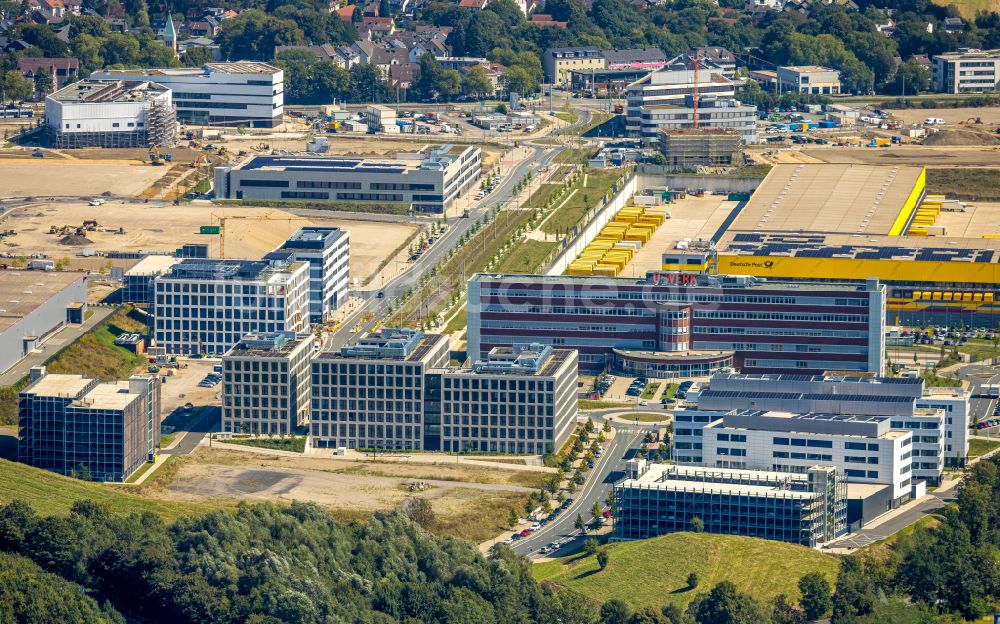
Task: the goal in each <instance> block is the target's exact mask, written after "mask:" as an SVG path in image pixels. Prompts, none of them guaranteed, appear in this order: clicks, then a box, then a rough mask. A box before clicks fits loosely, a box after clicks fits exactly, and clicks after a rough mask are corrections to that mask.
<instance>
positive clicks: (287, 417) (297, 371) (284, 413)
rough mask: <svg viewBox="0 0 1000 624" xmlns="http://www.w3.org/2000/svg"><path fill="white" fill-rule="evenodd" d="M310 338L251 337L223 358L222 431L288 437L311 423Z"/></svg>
mask: <svg viewBox="0 0 1000 624" xmlns="http://www.w3.org/2000/svg"><path fill="white" fill-rule="evenodd" d="M314 343H315V338H314V337H313V335H312V334H308V333H301V334H296V333H294V332H273V333H263V334H247V335H246V336H243V338H241V339H240V341H239V342H238V343H236V345H235V346H234V347H233V348H232V349H230V350H229V351H228V352H227V353H226V354H225V355H223V356H222V431H223V432H225V433H250V434H261V435H290V434H294V433H296V431H297V430H298V428H299V427H300V426H305V425H306V424H307V423H308V421H309V379H310V374H309V363H310V362H311V361H312V357H313V354H314V353H315V352H314V349H313V345H314Z"/></svg>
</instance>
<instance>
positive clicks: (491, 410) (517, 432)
mask: <svg viewBox="0 0 1000 624" xmlns="http://www.w3.org/2000/svg"><path fill="white" fill-rule="evenodd" d="M576 376H577V354H576V351H567V350H564V349H553V348H552V347H550V346H543V345H539V344H523V345H514V346H512V347H497V348H495V349H492V350H491V351H490V353H489V354H488V355H487V357H486V358H485V359H483V360H479V361H477V362H475V363H474V364H473V365H472V367H471V368H462V369H447V370H444V371H432V372H431V373H430V375H429V377H440V388H441V426H442V432H441V439H442V442H443V449H444V450H445V451H458V452H465V451H490V452H499V453H529V454H535V455H543V454H545V453H549V452H554V451H556V450H558V449H559V448H561V447H562V445H563V443H565V442H566V440H567V439H568V438H569V435H570V433H571V432H572V430H573V425H574V423H575V421H576V413H577V408H576ZM428 383H429V384H430V380H428ZM435 385H436V384H435Z"/></svg>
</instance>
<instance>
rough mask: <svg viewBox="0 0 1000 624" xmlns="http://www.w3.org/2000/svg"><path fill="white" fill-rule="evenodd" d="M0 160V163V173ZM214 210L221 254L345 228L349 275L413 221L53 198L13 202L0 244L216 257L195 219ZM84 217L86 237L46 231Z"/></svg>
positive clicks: (241, 253) (20, 251)
mask: <svg viewBox="0 0 1000 624" xmlns="http://www.w3.org/2000/svg"><path fill="white" fill-rule="evenodd" d="M4 166H5V165H4V164H3V163H0V172H2V171H3V168H4ZM220 217H226V219H227V220H226V224H225V237H226V238H225V243H226V245H225V247H226V248H225V252H226V257H227V258H254V259H256V258H260V257H261V256H263V255H264V254H265V253H267V252H269V251H271V250H272V249H274V248H275V247H276V246H277V245H279V244H280V243H281V242H283V241H284V240H285V239H286V238H288V236H289V235H290V234H291V233H292V232H294V231H296V230H298V229H299V228H301V227H303V226H306V225H329V226H336V227H341V228H344V229H347V230H350V232H351V276H352V277H358V278H360V279H362V280H363V279H365V278H366V277H368V276H369V275H371V274H372V273H374V272H375V270H376V269H377V268H378V265H379V264H380V263H381V262H382V260H383V259H384V258H385V257H386V256H388V255H389V254H391V253H392V252H393V251H394V250H395V249H396V248H397V247H399V246H400V245H401V244H403V243H404V242H405V241H406V240H407V238H409V236H410V235H411V234H412V233H413V232H414V231H415V230H416V226H415V225H411V224H408V223H385V222H378V221H360V220H351V219H344V218H339V217H338V218H331V219H327V218H323V217H310V218H305V217H297V216H295V215H291V214H289V213H287V212H284V211H281V210H275V209H270V208H242V207H240V208H230V207H226V208H222V207H219V206H213V205H210V204H203V203H192V204H186V205H181V206H174V205H172V204H169V203H165V202H156V201H150V202H149V203H148V204H139V203H123V202H109V203H107V204H104V205H103V206H89V205H87V204H85V203H66V204H63V203H59V204H43V205H40V206H30V207H26V208H20V209H17V210H15V211H13V212H12V213H11V215H10V216H8V217H7V218H5V219H3V220H2V221H0V227H2V228H3V229H7V228H11V229H14V230H15V231H16V232H17V233H16V234H15V235H14V236H10V237H7V238H4V239H3V240H2V241H0V251H2V252H7V253H10V254H14V255H30V254H31V253H36V252H42V253H45V254H48V255H49V257H51V258H62V257H72V256H74V255H75V254H76V253H78V252H79V251H80V250H81V249H84V248H93V249H95V250H97V251H108V250H123V251H140V250H144V251H150V250H156V251H173V250H175V249H177V248H178V247H180V246H181V245H182V244H184V243H208V245H209V255H211V256H212V257H220V244H219V236H212V235H204V234H198V228H199V226H202V225H218V224H219V218H220ZM240 217H250V218H240ZM85 219H96V220H97V221H98V223H99V224H100V225H99V228H98V230H97V231H92V232H87V233H86V238H87V239H88V240H89V241H90V242H85V243H84V244H82V245H79V246H72V245H65V244H62V243H61V242H60V239H61V237H60V236H57V235H53V234H49V233H48V232H49V227H50V226H52V225H56V226H63V225H69V226H73V227H76V226H79V225H81V224H82V223H83V221H84V220H85ZM118 228H124V230H125V233H124V234H117V233H115V232H117V230H118Z"/></svg>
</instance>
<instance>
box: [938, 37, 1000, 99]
mask: <svg viewBox="0 0 1000 624" xmlns="http://www.w3.org/2000/svg"><path fill="white" fill-rule="evenodd" d="M931 61H932V63H933V65H932V68H931V85H932V86H933V87H934V90H935V91H937V92H939V93H985V92H988V91H997V90H1000V50H976V49H974V48H962V49H960V50H958V51H957V52H947V53H945V54H935V55H934V56H933V57H932V59H931Z"/></svg>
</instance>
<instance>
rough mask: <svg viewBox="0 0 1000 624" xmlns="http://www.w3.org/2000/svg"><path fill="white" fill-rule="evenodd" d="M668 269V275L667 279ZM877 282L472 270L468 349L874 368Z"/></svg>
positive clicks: (703, 369) (630, 367)
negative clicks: (532, 348)
mask: <svg viewBox="0 0 1000 624" xmlns="http://www.w3.org/2000/svg"><path fill="white" fill-rule="evenodd" d="M667 278H673V279H667ZM884 318H885V288H884V286H882V285H881V284H880V283H879V282H878V280H869V281H868V282H867V283H865V284H864V285H857V284H850V285H849V284H836V283H810V284H804V283H798V284H794V285H792V284H788V283H782V282H777V281H767V282H760V281H756V280H754V279H753V278H747V277H743V276H714V275H713V276H704V275H701V276H695V275H677V274H665V275H664V274H659V273H651V274H650V275H648V276H647V277H646V278H645V279H636V278H608V277H573V276H539V275H496V274H478V275H475V276H473V277H472V279H471V280H470V281H469V306H468V319H469V329H468V353H469V357H470V358H471V359H476V358H481V357H483V356H484V355H485V354H486V353H488V352H489V350H490V349H492V348H493V347H499V346H510V345H512V344H515V343H541V344H546V345H550V346H553V347H556V348H558V349H575V350H577V351H579V353H580V369H581V370H583V371H586V372H590V373H593V372H601V371H602V370H605V369H612V370H618V371H626V372H628V373H629V374H634V375H643V374H644V375H648V376H650V377H658V378H668V377H672V376H678V375H681V376H697V375H711V374H713V373H717V372H719V371H720V370H722V369H723V368H727V367H735V368H737V369H739V370H742V371H744V372H756V373H799V374H822V373H823V372H824V371H828V370H838V371H859V372H861V371H865V372H873V373H881V372H882V370H883V367H884V365H885V337H884V332H883V319H884Z"/></svg>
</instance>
